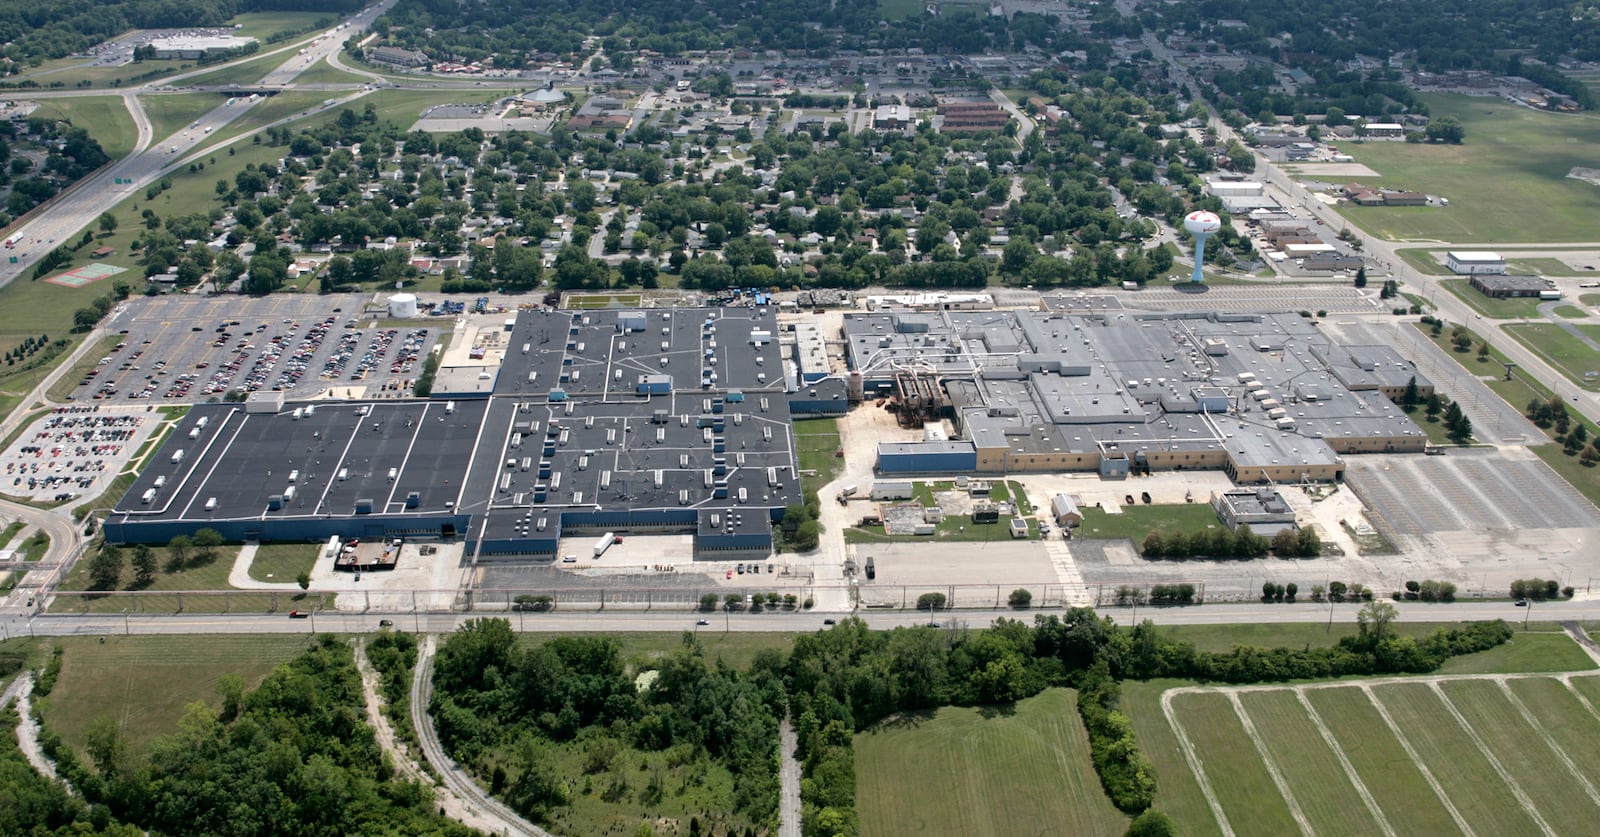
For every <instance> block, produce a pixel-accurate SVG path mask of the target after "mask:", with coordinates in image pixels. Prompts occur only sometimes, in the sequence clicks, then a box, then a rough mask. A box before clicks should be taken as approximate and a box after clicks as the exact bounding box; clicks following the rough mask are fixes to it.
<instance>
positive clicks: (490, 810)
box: [411, 636, 551, 837]
mask: <svg viewBox="0 0 1600 837" xmlns="http://www.w3.org/2000/svg"><path fill="white" fill-rule="evenodd" d="M434 643H435V638H434V637H432V636H429V637H426V638H425V639H423V641H422V645H421V647H419V648H418V649H417V667H416V671H415V674H414V675H413V677H412V680H411V722H412V725H413V726H415V727H416V730H417V738H418V739H419V740H420V741H421V742H422V753H423V755H424V756H426V757H427V759H428V762H429V763H430V764H432V765H433V769H434V770H435V771H436V772H437V773H438V774H439V776H440V777H441V778H442V779H443V784H444V786H445V787H446V788H449V790H450V793H451V794H452V795H454V796H456V797H457V798H458V799H460V800H463V803H462V804H464V805H465V806H466V807H467V809H468V810H470V811H472V812H473V813H474V814H475V815H476V816H479V817H482V818H485V819H487V820H489V821H490V822H492V823H493V825H492V826H491V827H489V828H486V829H484V830H485V831H489V832H492V833H495V834H515V835H528V837H551V835H550V833H549V832H547V831H545V830H544V829H542V828H540V827H538V826H536V825H534V824H533V823H530V822H528V821H527V820H524V819H523V818H522V817H520V816H518V815H517V813H516V812H515V811H513V810H511V809H510V808H509V807H507V806H506V805H504V804H502V803H501V802H500V801H499V800H496V799H494V798H493V797H491V796H489V794H487V793H485V792H484V791H483V789H482V788H480V787H478V784H477V783H476V782H474V781H473V780H472V777H471V776H468V775H467V772H466V771H465V770H462V769H461V767H460V766H459V765H457V764H456V763H455V760H454V759H452V758H450V757H449V756H448V755H446V754H445V752H444V746H443V745H441V744H440V743H439V734H438V732H437V731H436V730H434V728H433V718H431V717H430V716H429V715H428V700H429V697H430V696H431V695H432V694H433V649H434Z"/></svg>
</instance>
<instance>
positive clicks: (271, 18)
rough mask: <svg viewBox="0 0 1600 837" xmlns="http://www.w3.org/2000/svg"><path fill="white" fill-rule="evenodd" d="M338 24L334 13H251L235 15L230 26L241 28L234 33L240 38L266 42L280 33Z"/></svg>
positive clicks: (229, 22) (229, 23)
mask: <svg viewBox="0 0 1600 837" xmlns="http://www.w3.org/2000/svg"><path fill="white" fill-rule="evenodd" d="M337 22H338V17H337V15H335V14H334V13H333V12H315V11H305V12H249V13H246V14H242V15H235V16H234V18H233V19H232V20H230V21H228V25H230V26H238V27H240V28H239V30H238V31H237V32H235V33H234V34H235V35H238V36H239V37H242V38H260V39H261V40H266V39H267V38H269V37H271V36H273V35H276V34H278V33H279V32H285V31H288V32H298V31H301V30H304V29H308V28H310V27H312V26H317V25H322V26H329V27H331V26H333V25H334V24H335V23H337ZM307 34H308V35H309V34H310V33H309V32H308V33H307ZM274 46H276V45H274Z"/></svg>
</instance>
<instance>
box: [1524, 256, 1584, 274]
mask: <svg viewBox="0 0 1600 837" xmlns="http://www.w3.org/2000/svg"><path fill="white" fill-rule="evenodd" d="M1506 271H1507V272H1508V273H1524V274H1527V273H1531V274H1536V275H1539V276H1588V275H1590V273H1592V271H1587V270H1579V269H1577V268H1574V267H1573V266H1572V265H1569V264H1567V263H1566V262H1564V261H1562V260H1560V259H1543V258H1521V259H1507V260H1506Z"/></svg>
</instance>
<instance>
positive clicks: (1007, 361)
mask: <svg viewBox="0 0 1600 837" xmlns="http://www.w3.org/2000/svg"><path fill="white" fill-rule="evenodd" d="M844 336H845V350H846V356H847V361H848V362H849V365H850V368H851V369H852V370H853V371H854V372H855V373H857V374H858V375H859V377H860V380H861V386H862V389H863V391H864V392H865V393H866V395H867V396H868V397H886V398H891V399H894V398H896V397H897V393H898V392H902V391H904V381H905V375H906V374H907V373H908V371H914V372H915V373H916V374H918V375H922V376H931V377H934V378H936V379H937V380H938V383H939V386H941V387H942V388H943V391H944V392H945V393H946V394H947V396H948V399H947V402H946V403H943V404H939V403H932V404H929V403H927V402H925V403H924V404H922V405H919V408H922V409H927V410H931V411H932V413H931V414H930V416H929V418H937V419H941V420H943V419H948V420H949V421H950V422H951V423H952V424H953V425H954V426H955V428H956V430H957V431H958V437H959V438H956V439H946V440H929V441H923V442H901V443H894V444H885V445H880V446H879V450H878V455H879V459H878V469H879V471H880V472H882V473H886V474H913V473H951V472H955V473H961V472H971V473H978V474H985V473H1006V472H1012V471H1073V470H1076V471H1098V472H1099V473H1100V474H1101V475H1102V476H1105V477H1109V478H1118V477H1123V476H1127V475H1129V474H1131V473H1135V472H1143V471H1149V470H1161V469H1182V468H1208V469H1221V470H1224V471H1226V472H1227V473H1228V474H1230V475H1231V476H1233V477H1234V479H1235V480H1237V481H1239V482H1241V483H1254V482H1265V481H1299V480H1305V479H1311V480H1334V479H1339V478H1340V477H1341V476H1342V475H1343V473H1344V463H1343V461H1342V460H1341V459H1340V458H1339V455H1340V454H1342V453H1352V452H1383V451H1421V450H1422V449H1423V447H1424V446H1425V442H1426V437H1425V435H1424V434H1423V432H1422V430H1421V429H1420V428H1418V427H1417V426H1416V425H1415V424H1413V423H1412V422H1411V420H1410V419H1409V418H1407V417H1406V415H1405V413H1404V412H1402V411H1401V410H1400V409H1399V408H1398V407H1396V406H1395V405H1394V404H1393V403H1392V402H1391V400H1390V398H1389V397H1388V396H1386V395H1385V393H1390V394H1395V393H1398V392H1401V391H1404V389H1405V387H1406V386H1407V384H1408V383H1409V382H1410V381H1412V380H1413V379H1415V380H1416V382H1417V385H1418V387H1419V389H1420V390H1422V391H1424V392H1426V391H1431V387H1432V384H1431V382H1429V381H1428V379H1427V378H1426V376H1424V375H1422V374H1421V373H1419V372H1418V371H1417V370H1416V369H1415V368H1414V367H1412V366H1411V364H1410V363H1409V362H1408V361H1406V360H1404V359H1403V358H1401V357H1400V356H1399V355H1398V354H1397V353H1395V352H1394V350H1393V349H1391V348H1389V347H1387V346H1355V347H1350V346H1341V345H1339V344H1336V343H1333V342H1332V341H1331V340H1329V339H1328V338H1327V337H1326V336H1324V335H1323V334H1322V332H1321V331H1319V330H1318V329H1317V328H1316V327H1315V326H1313V325H1311V324H1310V323H1309V322H1308V321H1306V320H1305V319H1303V318H1301V317H1299V316H1297V315H1295V314H1290V313H1281V314H1233V313H1229V314H1222V313H1204V312H1198V313H1190V312H1185V313H1163V314H1142V313H1134V312H1126V311H1119V310H1115V309H1106V310H1102V311H1094V310H1092V309H1090V310H1085V309H1083V308H1078V309H1068V308H1066V307H1065V306H1062V307H1061V308H1059V309H1056V310H1050V311H1041V312H1032V311H987V312H954V311H919V312H903V313H896V312H889V313H873V314H847V315H846V316H845V320H844ZM1397 388H1398V389H1397ZM969 464H970V467H969Z"/></svg>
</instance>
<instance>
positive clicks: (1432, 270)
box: [1395, 247, 1451, 276]
mask: <svg viewBox="0 0 1600 837" xmlns="http://www.w3.org/2000/svg"><path fill="white" fill-rule="evenodd" d="M1395 252H1396V253H1399V254H1400V260H1401V261H1403V262H1405V263H1406V264H1408V265H1411V267H1412V268H1413V269H1414V270H1416V271H1417V272H1418V273H1426V274H1428V275H1430V276H1449V275H1451V272H1450V268H1448V267H1445V265H1444V251H1443V250H1431V249H1428V248H1426V247H1402V248H1398V249H1396V250H1395Z"/></svg>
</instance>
